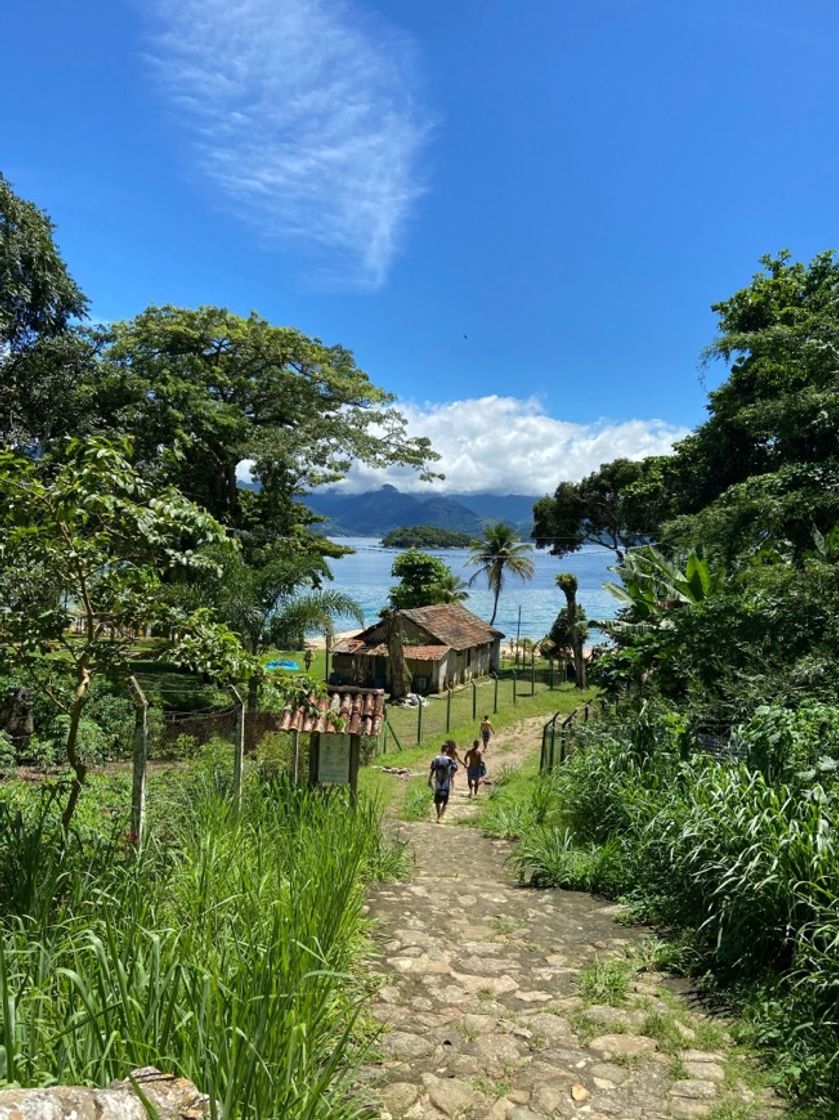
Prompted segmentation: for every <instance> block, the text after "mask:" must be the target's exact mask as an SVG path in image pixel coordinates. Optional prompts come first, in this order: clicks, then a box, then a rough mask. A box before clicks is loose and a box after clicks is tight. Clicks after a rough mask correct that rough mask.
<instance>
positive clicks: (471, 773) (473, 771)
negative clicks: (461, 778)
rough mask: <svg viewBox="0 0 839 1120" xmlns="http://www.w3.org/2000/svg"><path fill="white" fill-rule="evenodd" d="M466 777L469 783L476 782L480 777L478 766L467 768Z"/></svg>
mask: <svg viewBox="0 0 839 1120" xmlns="http://www.w3.org/2000/svg"><path fill="white" fill-rule="evenodd" d="M466 776H467V777H468V779H469V781H470V782H477V781H478V780H479V778H480V777H481V768H480V766H469V767H468V768H467V770H466Z"/></svg>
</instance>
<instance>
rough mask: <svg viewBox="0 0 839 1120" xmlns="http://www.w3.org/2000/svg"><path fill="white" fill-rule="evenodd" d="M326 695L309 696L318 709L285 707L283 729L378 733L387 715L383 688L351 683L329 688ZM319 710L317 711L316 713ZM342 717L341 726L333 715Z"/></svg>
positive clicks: (281, 724) (367, 734) (355, 733)
mask: <svg viewBox="0 0 839 1120" xmlns="http://www.w3.org/2000/svg"><path fill="white" fill-rule="evenodd" d="M326 692H327V695H326V696H317V695H316V694H315V693H312V695H311V696H310V697H309V701H310V704H311V705H312V706H313V708H314V709H315V711H312V710H310V709H307V708H292V707H291V706H289V707H287V708H285V709H284V711H283V714H282V718H281V720H280V727H279V729H280V731H302V732H305V733H308V732H311V731H337V732H339V733H342V734H344V735H365V736H375V735H378V734H379V732H380V731H381V729H382V724H383V722H384V716H385V691H384V689H383V688H355V687H351V686H349V685H336V686H335V687H331V686H330V687H327V690H326ZM315 712H316V714H315ZM335 716H339V717H340V720H341V726H339V727H336V725H335V724H334V723H333V718H334V717H335Z"/></svg>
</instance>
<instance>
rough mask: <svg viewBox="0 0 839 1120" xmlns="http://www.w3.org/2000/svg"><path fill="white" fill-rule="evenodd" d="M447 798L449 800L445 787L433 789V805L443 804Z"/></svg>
mask: <svg viewBox="0 0 839 1120" xmlns="http://www.w3.org/2000/svg"><path fill="white" fill-rule="evenodd" d="M448 800H449V791H448V790H447V789H435V790H434V804H435V805H445V804H446V802H447V801H448Z"/></svg>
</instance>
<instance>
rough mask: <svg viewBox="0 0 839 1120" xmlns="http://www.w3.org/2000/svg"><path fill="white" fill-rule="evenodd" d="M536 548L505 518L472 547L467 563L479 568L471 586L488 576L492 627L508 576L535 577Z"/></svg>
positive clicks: (471, 579) (488, 529) (490, 527)
mask: <svg viewBox="0 0 839 1120" xmlns="http://www.w3.org/2000/svg"><path fill="white" fill-rule="evenodd" d="M532 551H533V546H532V545H529V544H524V543H523V542H522V541H520V540H519V539H518V537H517V536H516V534H515V532H514V530H513V529H511V528H510V526H509V525H506V524H505V523H504V522H503V521H496V522H495V524H493V525H489V526H487V528H486V529H485V530H484V539H483V540H482V541H478V542H477V543H476V544H474V545H473V546H472V548H471V552H470V556H469V559H468V560H467V564H469V565H471V566H472V567H477V569H478V571H477V572H475V574H474V575H473V576H472V577H471V578H470V580H469V586H470V587H471V586H472V584H473V583H474V582H475V580H477V579H479V578H480V577H482V576H483V577H485V578H486V581H487V587H488V588H489V590H490V591H491V592H492V594H493V603H492V618H490V620H489V624H490V626H492V625H493V624H494V622H495V616H496V615H497V614H498V600H499V599H500V597H501V592H502V591H503V590H504V584H505V581H506V578H507V576H508V575H511V576H518V578H519V579H521V580H527V579H532V578H533V572H534V570H535V569H534V566H533V561H532V559H531V558H530V553H531V552H532Z"/></svg>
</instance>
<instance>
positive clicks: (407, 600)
mask: <svg viewBox="0 0 839 1120" xmlns="http://www.w3.org/2000/svg"><path fill="white" fill-rule="evenodd" d="M391 575H392V576H394V577H395V578H396V579H398V580H399V583H398V584H396V586H395V587H392V588H391V589H390V605H391V606H392V607H394V608H395V609H397V610H408V609H410V608H412V607H429V606H432V605H433V604H434V603H451V602H457V601H458V600H457V599H455V598H451V597H450V596H452V595H456V594H458V592H459V591H460V589H459V588H458V587H457V578H456V577H455V575H454V573H453V572H452V570H451V568H450V567H449V566H448V564H447V563H446V562H445V560H441V559H440V557H439V556H431V555H429V553H427V552H420V550H419V549H418V548H408V549H406V550H405V552H402V553H400V555H399V556H397V557H396V559H395V560H394V561H393V567H392V568H391Z"/></svg>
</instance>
